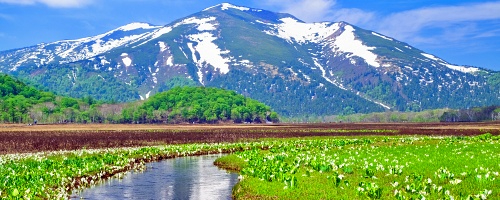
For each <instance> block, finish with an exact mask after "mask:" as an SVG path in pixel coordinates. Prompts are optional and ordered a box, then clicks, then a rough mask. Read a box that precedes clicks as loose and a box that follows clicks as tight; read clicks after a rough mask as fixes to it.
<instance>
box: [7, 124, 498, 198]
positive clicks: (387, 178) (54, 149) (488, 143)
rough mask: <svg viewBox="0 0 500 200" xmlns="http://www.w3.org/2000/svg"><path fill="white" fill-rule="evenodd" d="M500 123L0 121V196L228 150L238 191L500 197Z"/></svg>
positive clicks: (34, 193)
mask: <svg viewBox="0 0 500 200" xmlns="http://www.w3.org/2000/svg"><path fill="white" fill-rule="evenodd" d="M499 134H500V124H499V123H427V124H425V123H424V124H421V123H420V124H416V123H415V124H413V123H388V124H380V123H377V124H349V123H331V124H278V125H109V124H106V125H79V124H76V125H75V124H64V125H36V126H23V125H12V124H1V125H0V199H66V198H69V197H70V195H71V193H72V191H74V190H75V189H79V190H81V189H84V188H87V187H91V186H93V185H96V184H99V183H100V182H103V181H104V180H106V179H109V178H120V176H122V175H123V174H124V173H126V172H128V171H131V170H134V171H139V172H140V171H144V170H147V167H145V166H146V165H145V163H147V162H153V161H159V160H163V159H168V158H174V157H180V156H196V155H203V154H212V153H229V154H228V155H227V156H225V157H221V158H219V159H217V160H216V161H215V164H216V165H217V166H219V167H221V168H224V169H228V170H232V171H235V172H237V173H239V174H240V175H239V176H240V178H239V179H240V182H239V183H238V184H237V185H236V186H235V187H234V188H233V194H232V195H233V198H235V199H304V198H309V199H500V190H499V189H498V188H500V180H499V178H500V176H499V172H500V144H499V143H500V137H499V136H498V135H499Z"/></svg>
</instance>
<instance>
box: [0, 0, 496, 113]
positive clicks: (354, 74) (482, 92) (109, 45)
mask: <svg viewBox="0 0 500 200" xmlns="http://www.w3.org/2000/svg"><path fill="white" fill-rule="evenodd" d="M0 72H4V73H9V74H13V75H17V76H18V77H20V78H22V79H25V80H27V81H30V82H32V83H34V84H37V85H41V86H43V87H46V88H48V89H50V90H54V91H57V92H59V93H61V94H68V95H72V96H94V97H96V98H99V99H108V100H110V99H114V100H120V101H126V100H134V99H145V98H148V97H149V96H150V95H152V94H154V93H156V92H158V91H162V90H166V89H168V88H171V87H173V86H178V85H205V86H214V87H222V88H227V89H232V90H236V91H238V92H240V93H242V94H245V95H248V96H251V97H253V98H255V99H258V100H260V101H263V102H265V103H266V104H268V105H271V106H272V107H273V108H274V109H276V111H278V112H279V113H280V114H282V115H288V116H296V115H304V114H312V115H324V114H338V113H342V114H348V113H352V112H371V111H381V110H384V109H396V110H420V109H427V108H440V107H469V106H480V105H490V104H498V103H500V99H499V98H500V92H499V91H500V90H499V85H500V81H498V80H500V75H499V73H497V72H493V71H489V70H485V69H480V68H476V67H468V66H460V65H454V64H450V63H448V62H446V61H444V60H443V59H440V58H438V57H437V56H435V55H431V54H428V53H425V52H423V51H421V50H419V49H416V48H414V47H412V46H411V45H409V44H406V43H403V42H400V41H397V40H395V39H393V38H391V37H388V36H385V35H383V34H380V33H376V32H373V31H369V30H364V29H362V28H359V27H356V26H354V25H351V24H349V23H346V22H322V23H305V22H303V21H301V20H300V19H297V18H295V17H294V16H292V15H289V14H284V13H275V12H270V11H266V10H260V9H253V8H247V7H241V6H235V5H231V4H227V3H223V4H219V5H216V6H213V7H210V8H207V9H205V10H203V11H201V12H198V13H195V14H193V15H190V16H188V17H185V18H182V19H179V20H177V21H174V22H172V23H170V24H168V25H165V26H154V25H150V24H146V23H132V24H129V25H126V26H122V27H120V28H118V29H115V30H112V31H109V32H107V33H104V34H101V35H98V36H94V37H88V38H83V39H77V40H64V41H58V42H54V43H50V44H39V45H36V46H32V47H27V48H21V49H16V50H10V51H4V52H0Z"/></svg>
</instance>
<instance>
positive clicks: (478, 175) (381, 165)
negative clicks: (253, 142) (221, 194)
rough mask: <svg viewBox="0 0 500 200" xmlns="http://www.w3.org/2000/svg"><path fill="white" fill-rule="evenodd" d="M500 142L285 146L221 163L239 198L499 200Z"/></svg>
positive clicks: (358, 141)
mask: <svg viewBox="0 0 500 200" xmlns="http://www.w3.org/2000/svg"><path fill="white" fill-rule="evenodd" d="M499 142H500V137H498V136H492V135H491V134H484V135H480V136H476V137H376V138H375V137H358V138H350V139H314V140H285V141H279V142H275V143H273V144H271V145H270V146H269V148H268V149H266V150H262V149H258V148H254V149H252V150H247V151H243V152H238V153H236V154H235V155H230V156H228V157H225V158H221V159H219V160H217V161H216V163H217V164H218V165H221V166H230V167H229V168H231V169H233V170H234V169H236V170H239V171H240V174H241V178H242V181H241V182H240V183H238V185H237V186H235V188H234V189H233V192H234V193H233V195H234V197H235V198H236V199H304V198H306V197H307V198H308V199H331V198H334V199H471V200H472V199H498V198H500V190H499V189H498V188H500V175H499V171H500V165H499V160H500V156H499V155H500V145H499Z"/></svg>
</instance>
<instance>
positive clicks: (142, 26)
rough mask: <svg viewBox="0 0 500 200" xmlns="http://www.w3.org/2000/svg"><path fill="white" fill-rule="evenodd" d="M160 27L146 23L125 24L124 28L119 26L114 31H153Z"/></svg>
mask: <svg viewBox="0 0 500 200" xmlns="http://www.w3.org/2000/svg"><path fill="white" fill-rule="evenodd" d="M160 27H161V26H151V25H150V24H148V23H140V22H134V23H130V24H127V25H125V26H121V27H120V28H118V29H116V30H122V31H132V30H136V29H155V28H160Z"/></svg>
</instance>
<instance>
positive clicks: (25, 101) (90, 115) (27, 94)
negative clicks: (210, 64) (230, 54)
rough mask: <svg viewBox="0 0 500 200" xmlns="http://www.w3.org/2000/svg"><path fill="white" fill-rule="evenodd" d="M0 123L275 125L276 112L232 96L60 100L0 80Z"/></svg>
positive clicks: (200, 91)
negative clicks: (137, 100)
mask: <svg viewBox="0 0 500 200" xmlns="http://www.w3.org/2000/svg"><path fill="white" fill-rule="evenodd" d="M0 111H1V113H0V123H34V122H35V120H36V121H37V122H38V123H182V122H190V123H194V122H196V123H216V122H220V121H231V122H235V123H243V122H258V123H263V122H266V121H273V122H277V121H279V119H278V115H277V114H276V112H272V111H271V109H270V108H269V107H268V106H266V105H264V104H262V103H260V102H258V101H256V100H253V99H250V98H247V97H244V96H242V95H238V94H236V93H235V92H233V91H227V90H222V89H216V88H204V87H183V88H173V89H171V90H169V91H167V92H163V93H158V94H156V95H155V96H153V97H151V98H150V99H148V100H146V101H144V102H132V103H122V104H117V103H112V102H108V103H105V102H102V101H96V100H95V99H93V98H92V97H84V98H82V99H75V98H69V97H61V96H57V95H54V94H53V93H50V92H43V91H39V90H37V89H35V88H33V87H30V86H27V85H25V84H24V83H22V82H20V81H18V80H15V79H13V78H11V77H9V76H7V75H1V74H0Z"/></svg>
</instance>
